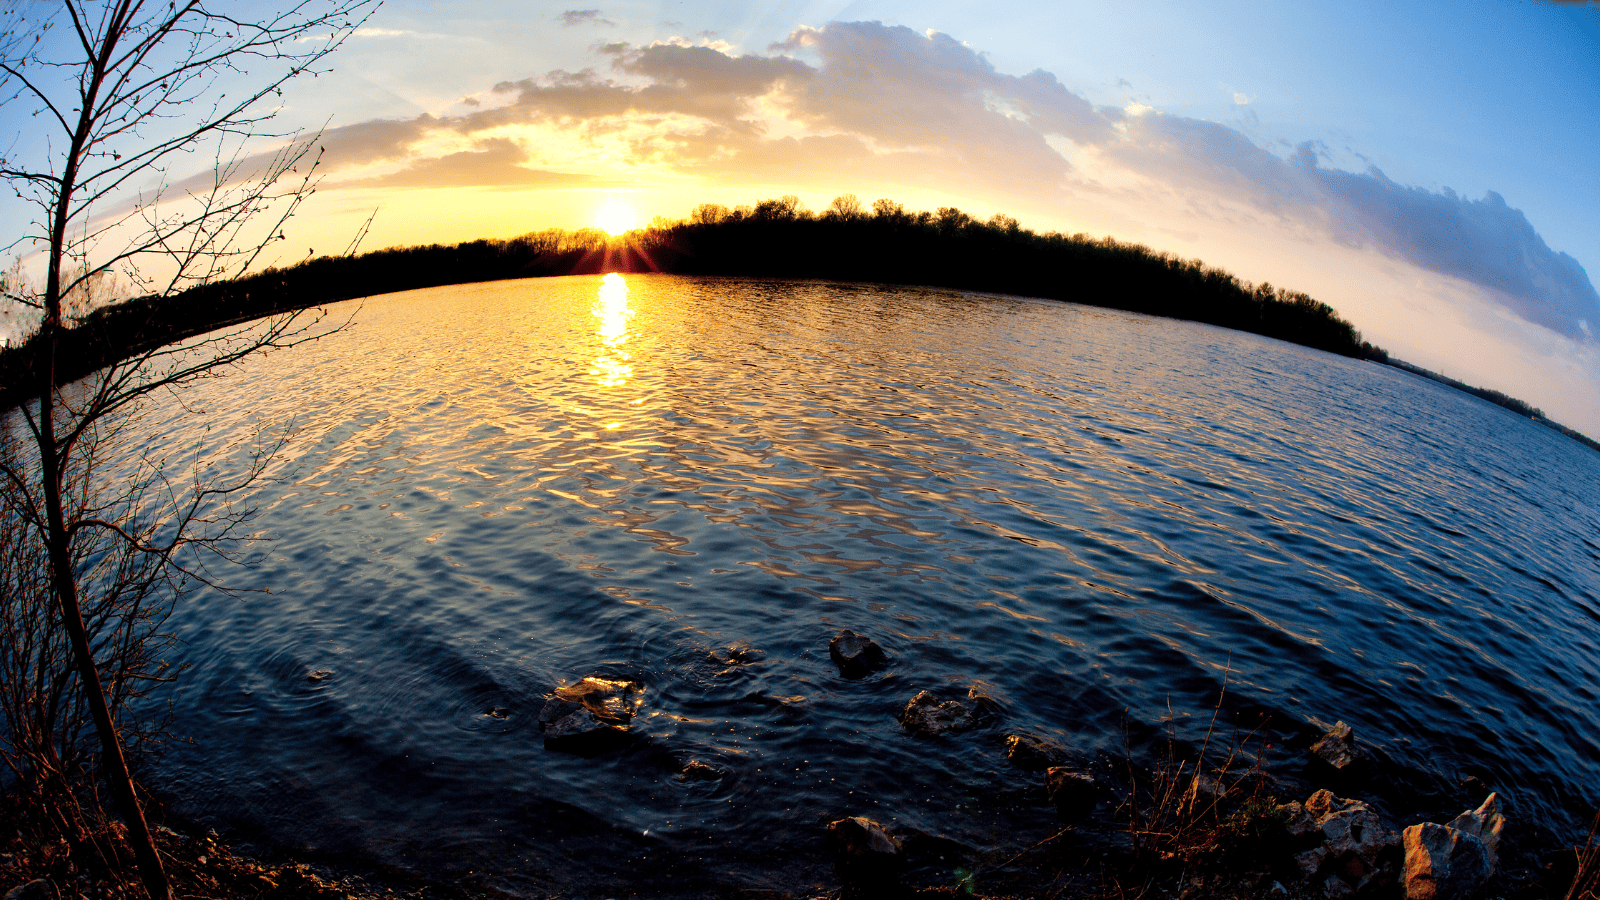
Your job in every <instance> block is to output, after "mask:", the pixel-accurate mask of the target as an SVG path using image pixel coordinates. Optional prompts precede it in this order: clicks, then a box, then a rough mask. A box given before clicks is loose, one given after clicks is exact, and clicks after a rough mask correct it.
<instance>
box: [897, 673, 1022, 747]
mask: <svg viewBox="0 0 1600 900" xmlns="http://www.w3.org/2000/svg"><path fill="white" fill-rule="evenodd" d="M999 711H1000V705H999V704H998V703H995V702H994V700H993V699H991V698H990V697H989V695H988V694H985V693H984V692H983V691H981V690H979V689H978V687H977V686H976V685H974V686H973V687H972V688H970V689H969V690H968V691H967V697H966V699H965V700H945V701H940V699H939V697H938V695H936V694H935V693H934V692H933V691H922V692H921V693H919V694H917V695H916V696H915V697H912V698H911V701H910V702H909V703H907V704H906V708H905V709H903V710H901V711H900V715H899V716H898V717H897V718H898V720H899V722H900V724H901V725H902V726H904V727H905V729H906V730H907V731H909V732H911V733H912V734H914V735H917V736H918V737H938V736H939V735H942V734H955V733H959V732H962V731H966V730H967V729H969V728H971V727H973V726H974V725H978V724H980V723H982V722H985V721H988V720H991V719H993V718H994V717H995V716H996V715H998V714H999Z"/></svg>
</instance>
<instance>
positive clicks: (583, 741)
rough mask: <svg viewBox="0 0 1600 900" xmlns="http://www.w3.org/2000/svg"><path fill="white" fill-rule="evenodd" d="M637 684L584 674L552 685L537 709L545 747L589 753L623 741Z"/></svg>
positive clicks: (607, 748)
mask: <svg viewBox="0 0 1600 900" xmlns="http://www.w3.org/2000/svg"><path fill="white" fill-rule="evenodd" d="M638 692H639V685H637V684H634V683H633V682H628V681H608V680H606V679H603V678H595V677H592V676H591V677H588V678H584V679H582V680H580V681H578V683H576V684H570V685H563V686H561V687H558V688H556V689H555V691H553V692H552V695H551V697H550V699H549V700H547V701H545V705H544V708H543V709H541V710H539V725H540V726H541V727H542V728H543V729H544V746H545V749H547V750H560V751H562V752H565V753H577V754H580V755H592V754H596V753H604V752H605V751H607V750H611V749H614V748H616V747H618V746H621V745H622V744H623V743H626V740H627V738H628V737H629V732H628V726H629V723H630V722H631V721H632V720H633V713H634V704H635V697H636V695H637V694H638Z"/></svg>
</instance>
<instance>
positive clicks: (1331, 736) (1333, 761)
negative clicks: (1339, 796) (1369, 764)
mask: <svg viewBox="0 0 1600 900" xmlns="http://www.w3.org/2000/svg"><path fill="white" fill-rule="evenodd" d="M1311 755H1312V756H1313V757H1314V758H1315V759H1316V760H1317V761H1318V762H1320V763H1322V764H1323V765H1325V766H1327V767H1328V768H1329V769H1332V770H1333V772H1334V773H1336V774H1339V775H1355V774H1357V773H1359V772H1360V771H1361V770H1362V769H1363V768H1364V764H1365V762H1366V754H1365V753H1363V752H1362V751H1361V749H1360V748H1359V747H1357V746H1356V733H1355V730H1354V729H1352V728H1351V727H1350V726H1349V725H1346V724H1345V723H1343V722H1336V723H1334V726H1333V727H1332V728H1330V729H1328V733H1327V734H1324V735H1323V736H1322V737H1321V738H1320V739H1319V740H1318V741H1317V742H1316V743H1315V744H1312V745H1311Z"/></svg>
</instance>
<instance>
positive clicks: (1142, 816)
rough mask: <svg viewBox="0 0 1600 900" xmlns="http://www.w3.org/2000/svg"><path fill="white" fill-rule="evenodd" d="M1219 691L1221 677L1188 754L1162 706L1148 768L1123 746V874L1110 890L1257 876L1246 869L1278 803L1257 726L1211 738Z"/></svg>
mask: <svg viewBox="0 0 1600 900" xmlns="http://www.w3.org/2000/svg"><path fill="white" fill-rule="evenodd" d="M1226 691H1227V684H1226V681H1225V682H1224V684H1223V688H1222V691H1221V692H1219V694H1218V696H1217V703H1216V706H1215V707H1214V708H1213V709H1212V714H1211V721H1210V723H1209V725H1208V726H1207V728H1206V735H1205V739H1204V740H1203V741H1202V742H1201V745H1200V748H1199V752H1198V753H1197V754H1196V755H1195V757H1194V758H1193V759H1192V760H1185V759H1181V758H1180V755H1179V753H1178V747H1179V743H1178V740H1177V738H1176V736H1175V735H1174V733H1173V726H1172V722H1173V719H1174V717H1173V716H1172V714H1171V712H1170V710H1169V713H1168V718H1167V741H1166V751H1165V755H1164V756H1163V758H1162V759H1161V760H1160V762H1159V763H1158V764H1157V765H1156V766H1155V767H1154V769H1153V770H1151V771H1149V772H1148V773H1143V774H1141V773H1140V771H1139V770H1138V768H1137V767H1136V766H1135V765H1134V763H1133V760H1132V753H1131V752H1129V753H1128V777H1129V781H1130V783H1131V787H1130V789H1129V792H1128V797H1127V799H1126V801H1125V802H1124V803H1123V805H1122V807H1121V808H1120V810H1119V812H1120V813H1122V814H1124V815H1126V816H1127V834H1128V838H1129V845H1130V850H1131V856H1130V859H1129V866H1128V870H1127V876H1128V877H1127V881H1122V880H1120V879H1119V880H1117V881H1116V882H1115V884H1114V895H1115V896H1117V897H1119V898H1130V897H1131V898H1137V897H1142V896H1145V895H1146V894H1149V893H1151V891H1152V889H1154V888H1157V887H1160V888H1162V889H1163V890H1164V892H1168V893H1174V894H1188V893H1193V892H1195V891H1197V890H1198V891H1201V892H1218V891H1219V890H1221V889H1222V888H1223V887H1224V883H1227V884H1229V885H1233V886H1234V887H1238V884H1237V883H1238V882H1240V881H1241V879H1243V880H1251V879H1253V880H1257V881H1260V880H1263V877H1264V873H1259V872H1252V871H1250V870H1251V869H1253V868H1255V866H1254V863H1256V862H1257V861H1259V859H1260V858H1261V857H1262V856H1263V855H1264V854H1263V853H1262V850H1263V849H1264V848H1265V846H1266V845H1267V843H1268V842H1269V841H1270V840H1271V839H1272V837H1273V836H1274V835H1275V833H1276V831H1277V829H1275V825H1276V823H1275V820H1274V819H1273V811H1274V810H1276V809H1277V807H1278V802H1277V799H1276V798H1275V797H1273V796H1272V795H1271V794H1270V793H1269V779H1268V778H1267V776H1266V774H1265V772H1264V771H1263V766H1264V764H1265V761H1266V751H1267V750H1268V749H1269V748H1270V745H1268V744H1267V743H1266V742H1265V740H1264V739H1263V738H1261V737H1260V736H1259V729H1252V730H1250V731H1248V732H1241V731H1239V730H1238V729H1234V731H1233V733H1232V734H1231V736H1230V737H1229V739H1228V740H1227V741H1226V742H1225V743H1223V742H1221V741H1220V740H1219V735H1218V734H1217V719H1218V717H1219V716H1220V714H1221V711H1222V702H1223V699H1224V697H1225V695H1226ZM1269 883H1270V881H1269ZM1223 892H1224V893H1230V894H1231V893H1234V891H1232V890H1227V891H1223Z"/></svg>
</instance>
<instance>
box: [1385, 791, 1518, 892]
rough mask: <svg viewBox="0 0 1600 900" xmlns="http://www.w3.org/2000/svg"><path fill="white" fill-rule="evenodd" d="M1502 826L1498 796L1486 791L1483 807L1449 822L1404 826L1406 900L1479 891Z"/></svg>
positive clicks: (1489, 872)
mask: <svg viewBox="0 0 1600 900" xmlns="http://www.w3.org/2000/svg"><path fill="white" fill-rule="evenodd" d="M1505 825H1506V820H1505V816H1502V815H1501V814H1500V802H1499V795H1498V794H1490V795H1489V798H1488V799H1487V800H1484V801H1483V805H1482V806H1479V807H1478V808H1477V809H1475V810H1467V811H1466V812H1464V813H1462V814H1461V815H1459V816H1456V817H1455V818H1454V819H1452V820H1451V821H1450V824H1448V825H1436V824H1434V823H1432V822H1423V823H1422V824H1420V825H1412V826H1411V827H1410V828H1407V829H1406V830H1405V851H1406V868H1405V889H1406V900H1458V898H1463V900H1464V898H1467V897H1471V896H1472V895H1473V894H1475V893H1477V892H1478V890H1479V889H1481V888H1482V887H1483V885H1484V883H1485V882H1487V881H1488V880H1489V877H1490V876H1492V875H1493V874H1494V870H1495V866H1496V865H1498V863H1499V855H1498V851H1499V847H1500V832H1501V831H1502V830H1503V829H1504V828H1505Z"/></svg>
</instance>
